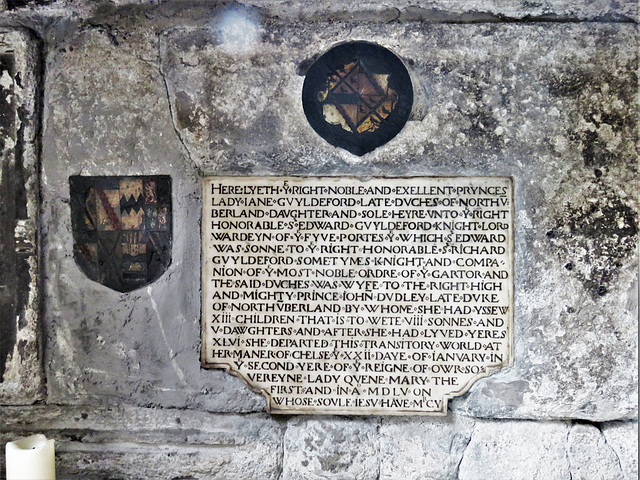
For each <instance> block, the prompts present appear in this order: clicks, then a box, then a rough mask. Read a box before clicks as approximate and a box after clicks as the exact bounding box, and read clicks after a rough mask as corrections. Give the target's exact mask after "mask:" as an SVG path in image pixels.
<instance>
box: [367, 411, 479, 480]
mask: <svg viewBox="0 0 640 480" xmlns="http://www.w3.org/2000/svg"><path fill="white" fill-rule="evenodd" d="M474 428H475V422H474V420H473V419H470V418H468V417H464V416H460V415H455V414H450V415H449V416H448V417H446V418H435V419H428V418H419V419H418V418H415V419H409V418H389V419H384V420H383V421H382V425H381V427H380V480H392V479H406V480H449V479H451V480H453V479H457V478H458V467H459V465H460V462H461V460H462V457H463V455H464V453H465V449H466V448H467V445H468V444H469V441H470V440H471V435H472V432H473V431H474Z"/></svg>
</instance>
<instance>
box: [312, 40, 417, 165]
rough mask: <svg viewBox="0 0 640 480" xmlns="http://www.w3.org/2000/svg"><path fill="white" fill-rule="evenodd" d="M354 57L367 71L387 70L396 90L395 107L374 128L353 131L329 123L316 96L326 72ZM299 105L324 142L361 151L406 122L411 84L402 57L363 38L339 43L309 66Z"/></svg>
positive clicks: (383, 140)
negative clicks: (396, 100)
mask: <svg viewBox="0 0 640 480" xmlns="http://www.w3.org/2000/svg"><path fill="white" fill-rule="evenodd" d="M355 60H359V61H360V64H361V65H362V67H363V68H364V69H366V70H367V71H368V72H370V73H374V74H389V88H391V89H393V90H395V91H396V92H397V93H398V102H397V104H396V106H395V108H394V109H393V111H392V112H391V113H390V114H389V116H388V117H387V118H385V119H384V120H383V121H382V123H381V124H380V126H379V127H378V129H377V130H375V131H373V132H363V133H353V132H349V131H346V130H345V129H343V128H342V127H341V126H340V125H333V124H330V123H328V122H327V121H326V120H325V119H324V116H323V112H322V103H321V102H320V101H318V98H317V93H318V92H319V91H320V90H321V89H322V88H324V86H325V82H326V79H327V77H328V76H329V74H330V73H331V72H333V71H335V70H336V69H337V68H339V67H341V66H344V65H347V64H349V63H351V62H353V61H355ZM302 107H303V109H304V113H305V115H306V117H307V121H308V122H309V124H310V125H311V127H312V128H313V129H314V130H315V131H316V133H317V134H318V135H320V136H321V137H322V138H324V139H325V140H326V141H327V142H329V143H330V144H331V145H334V146H336V147H340V148H344V149H345V150H348V151H349V152H351V153H353V154H354V155H364V154H365V153H368V152H371V151H372V150H374V149H376V148H378V147H380V146H381V145H384V144H385V143H387V142H388V141H389V140H391V139H392V138H393V137H395V136H396V135H397V134H398V133H399V132H400V130H402V128H403V127H404V125H405V124H406V123H407V120H408V119H409V115H410V114H411V109H412V107H413V84H412V83H411V77H410V76H409V72H408V71H407V68H406V67H405V65H404V64H403V63H402V60H400V59H399V58H398V57H397V56H396V55H395V54H393V53H392V52H391V51H389V50H387V49H386V48H384V47H381V46H380V45H377V44H375V43H370V42H364V41H357V42H349V43H342V44H340V45H337V46H335V47H333V48H331V49H330V50H328V51H327V52H326V53H324V54H323V55H322V56H321V57H320V58H318V59H317V60H316V61H315V62H314V63H313V64H312V65H311V67H310V68H309V70H308V72H307V75H306V77H305V80H304V85H303V87H302Z"/></svg>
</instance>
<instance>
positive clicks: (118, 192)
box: [69, 175, 172, 292]
mask: <svg viewBox="0 0 640 480" xmlns="http://www.w3.org/2000/svg"><path fill="white" fill-rule="evenodd" d="M69 186H70V191H71V222H72V229H73V256H74V258H75V261H76V263H77V264H78V266H79V267H80V269H81V270H82V271H83V272H84V273H85V274H86V275H87V276H88V277H89V278H90V279H91V280H94V281H96V282H98V283H101V284H102V285H104V286H106V287H109V288H112V289H113V290H117V291H118V292H129V291H131V290H135V289H136V288H140V287H142V286H145V285H147V284H149V283H151V282H153V281H154V280H156V279H158V278H159V277H160V276H161V275H162V274H163V273H164V272H165V270H166V269H167V268H168V267H169V265H170V264H171V244H172V229H171V224H172V221H171V177H169V176H168V175H156V176H136V177H88V176H73V177H69Z"/></svg>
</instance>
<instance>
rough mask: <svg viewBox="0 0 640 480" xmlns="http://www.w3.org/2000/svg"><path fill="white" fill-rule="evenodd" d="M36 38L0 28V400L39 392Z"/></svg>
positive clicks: (26, 399) (34, 397)
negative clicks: (0, 69)
mask: <svg viewBox="0 0 640 480" xmlns="http://www.w3.org/2000/svg"><path fill="white" fill-rule="evenodd" d="M39 60H40V52H39V43H38V41H37V39H36V38H34V37H32V36H31V35H30V34H29V33H28V32H26V31H24V30H9V29H3V30H0V64H1V68H2V71H1V72H0V109H1V115H0V117H1V120H0V198H1V202H0V404H29V403H33V402H36V401H38V400H41V399H42V398H43V391H42V386H43V385H42V382H43V374H42V358H41V351H42V347H41V338H40V326H39V316H38V313H39V308H40V303H39V302H40V296H39V278H38V275H39V266H40V265H39V262H38V255H39V252H38V245H37V229H38V225H37V215H38V210H39V203H38V189H39V182H38V164H37V161H38V153H39V152H38V139H37V137H36V135H37V132H38V128H39V121H38V118H39V116H38V115H39V111H38V107H39V105H38V99H39V95H40V91H39V88H38V82H39V78H38V75H37V72H38V71H39V68H40V62H39Z"/></svg>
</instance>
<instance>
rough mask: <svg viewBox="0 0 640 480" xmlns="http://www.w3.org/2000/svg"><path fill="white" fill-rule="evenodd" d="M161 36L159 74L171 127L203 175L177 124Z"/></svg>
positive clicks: (159, 40) (159, 42) (193, 164)
mask: <svg viewBox="0 0 640 480" xmlns="http://www.w3.org/2000/svg"><path fill="white" fill-rule="evenodd" d="M161 35H162V32H160V33H159V34H158V35H157V37H158V72H159V73H160V77H162V83H163V85H164V90H165V95H166V98H167V104H168V105H169V116H170V117H171V125H172V126H173V131H174V132H175V133H176V136H177V137H178V140H179V141H180V145H182V148H183V150H184V152H185V154H186V156H187V158H188V159H189V163H190V164H191V165H192V166H193V167H194V168H195V169H196V170H197V172H198V174H200V175H202V173H203V172H202V171H201V170H200V168H199V167H198V165H197V164H196V162H195V161H194V160H193V158H192V157H191V152H190V151H189V148H187V144H186V142H185V141H184V138H182V134H181V133H180V129H179V128H178V125H177V124H176V118H175V112H174V109H173V104H172V103H171V93H170V91H169V82H168V80H167V75H166V73H165V71H164V68H163V65H162V39H161Z"/></svg>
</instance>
